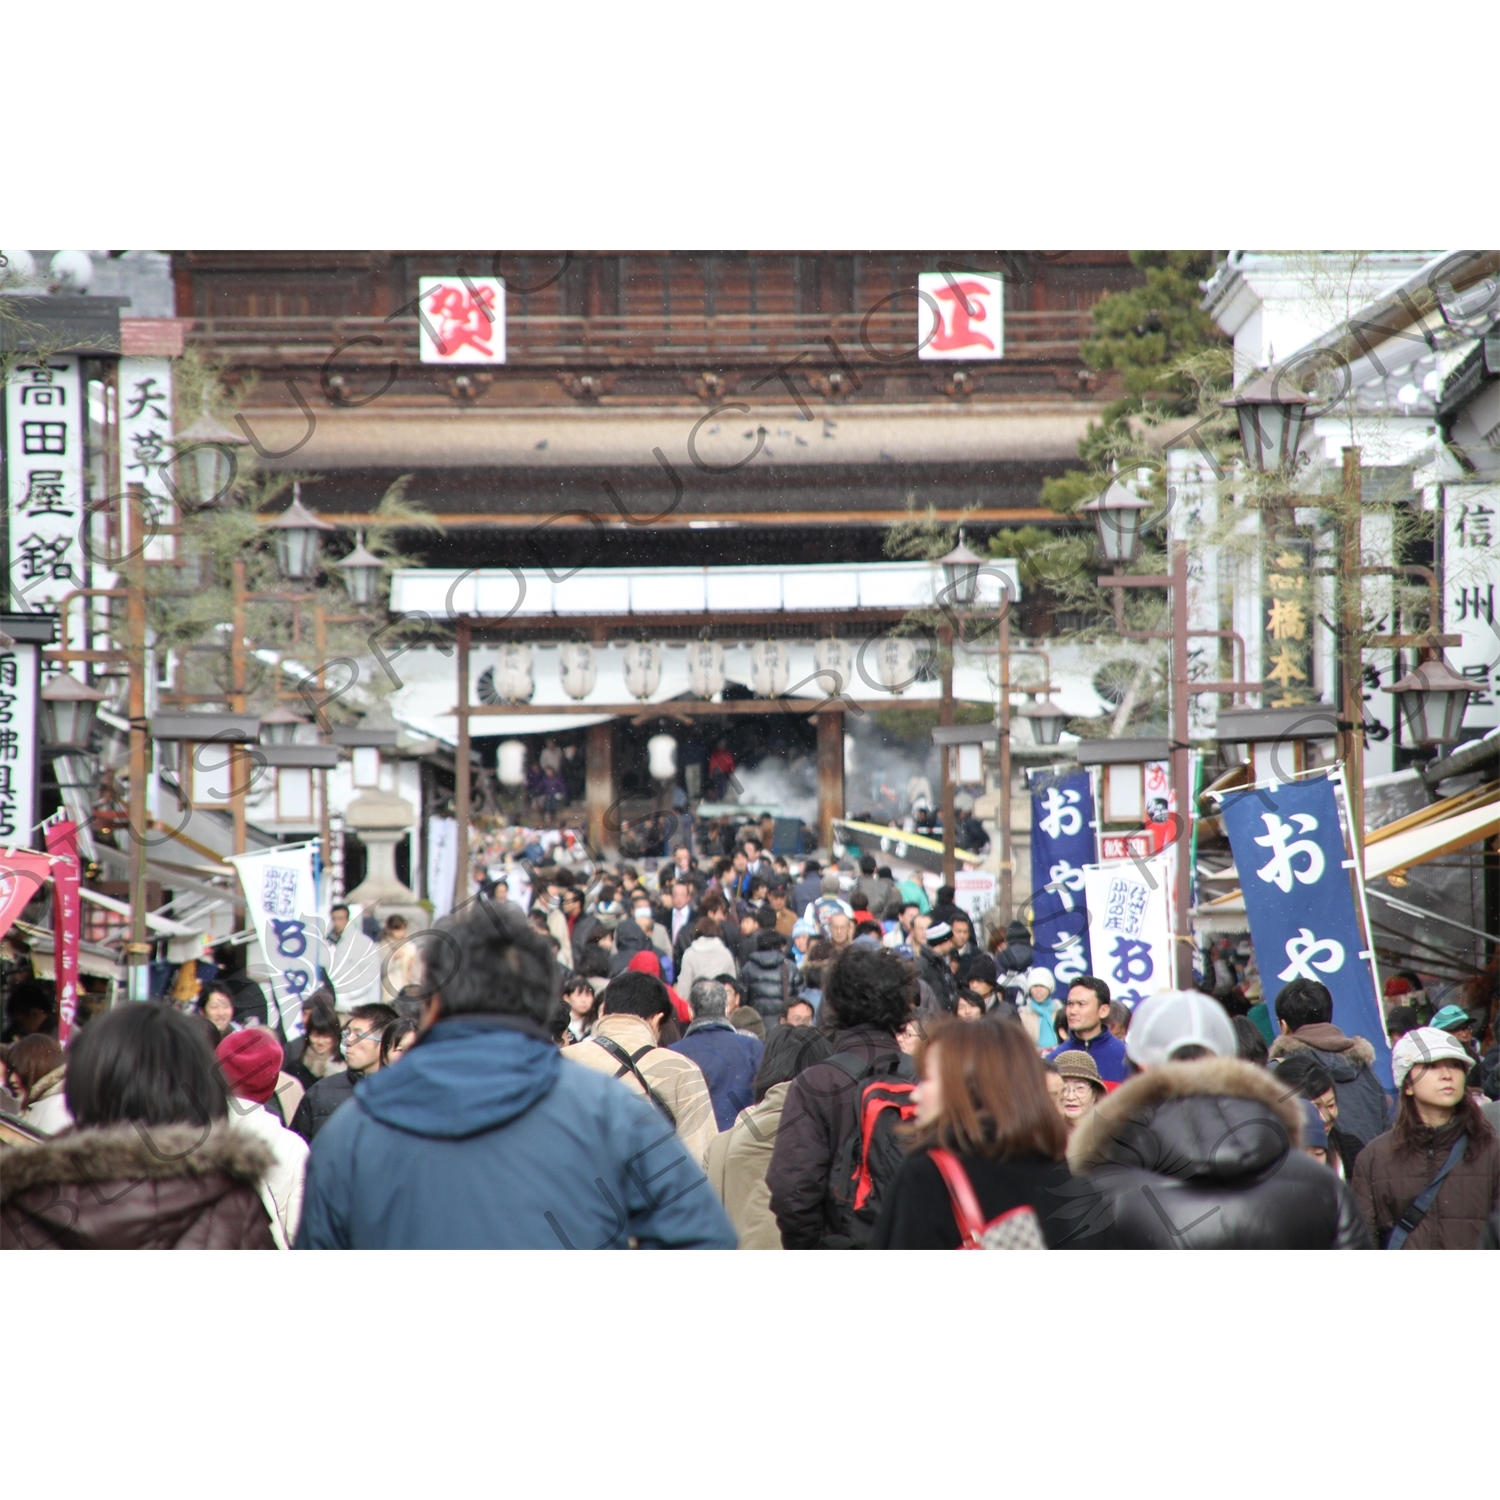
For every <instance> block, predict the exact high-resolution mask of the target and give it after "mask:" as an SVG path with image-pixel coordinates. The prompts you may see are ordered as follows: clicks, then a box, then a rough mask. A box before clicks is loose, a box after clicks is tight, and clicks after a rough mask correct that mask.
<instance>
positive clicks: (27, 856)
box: [0, 849, 52, 937]
mask: <svg viewBox="0 0 1500 1500" xmlns="http://www.w3.org/2000/svg"><path fill="white" fill-rule="evenodd" d="M51 878H52V861H51V860H50V859H48V858H47V856H46V855H45V854H33V853H31V852H29V851H28V850H25V849H5V850H0V937H4V936H5V934H6V933H7V932H9V931H10V929H11V926H12V924H13V923H14V922H15V920H16V918H17V917H19V916H20V915H21V913H22V912H23V911H25V910H26V908H27V906H29V905H30V904H31V900H32V898H33V897H34V896H35V895H36V893H37V892H38V891H39V890H40V889H41V888H42V886H43V885H45V884H46V882H47V881H48V880H50V879H51Z"/></svg>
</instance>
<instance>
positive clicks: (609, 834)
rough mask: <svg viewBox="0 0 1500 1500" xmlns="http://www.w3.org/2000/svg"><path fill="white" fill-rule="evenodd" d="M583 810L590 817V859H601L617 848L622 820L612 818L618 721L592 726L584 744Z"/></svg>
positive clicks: (608, 720) (609, 720) (607, 721)
mask: <svg viewBox="0 0 1500 1500" xmlns="http://www.w3.org/2000/svg"><path fill="white" fill-rule="evenodd" d="M583 765H584V794H583V795H584V807H585V809H586V813H587V817H588V847H589V857H590V858H591V859H594V860H599V859H602V858H603V857H604V856H605V855H606V854H607V853H609V852H611V851H612V850H614V849H615V848H616V847H618V834H619V831H620V829H619V819H618V818H611V817H610V809H611V808H613V806H614V803H615V721H614V720H613V719H606V720H605V721H604V723H602V724H590V725H589V727H588V738H587V740H586V742H585V745H584V761H583Z"/></svg>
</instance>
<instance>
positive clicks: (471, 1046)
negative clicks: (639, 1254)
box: [297, 1015, 735, 1250]
mask: <svg viewBox="0 0 1500 1500" xmlns="http://www.w3.org/2000/svg"><path fill="white" fill-rule="evenodd" d="M587 1045H588V1044H587V1043H584V1044H582V1045H581V1046H579V1047H569V1048H568V1049H567V1050H566V1053H560V1052H559V1051H558V1050H557V1048H556V1047H554V1046H552V1044H551V1043H550V1041H548V1040H547V1038H546V1033H545V1032H544V1031H543V1030H542V1028H541V1027H538V1026H535V1025H533V1024H532V1023H530V1022H528V1021H525V1020H523V1019H521V1018H520V1017H517V1016H489V1015H483V1016H454V1017H451V1018H449V1019H447V1020H442V1021H439V1022H438V1023H437V1024H436V1025H435V1026H433V1027H432V1028H431V1029H430V1030H429V1031H427V1032H426V1033H424V1034H423V1035H422V1036H421V1037H420V1038H419V1039H418V1041H417V1043H416V1045H415V1046H414V1047H413V1048H412V1049H411V1050H410V1051H409V1052H408V1053H407V1054H406V1055H405V1056H404V1057H403V1058H402V1059H401V1066H400V1067H399V1068H387V1069H385V1070H384V1071H382V1072H380V1073H376V1074H375V1075H374V1076H373V1077H371V1078H370V1079H369V1080H367V1081H366V1082H365V1083H364V1084H362V1085H361V1086H360V1089H359V1092H358V1093H357V1094H355V1096H354V1103H353V1104H352V1105H351V1106H350V1107H349V1108H348V1109H346V1110H343V1111H342V1112H341V1113H340V1114H339V1116H338V1118H337V1119H334V1120H330V1121H329V1123H328V1128H327V1129H326V1130H324V1131H323V1132H322V1134H320V1135H319V1137H318V1140H317V1143H316V1144H315V1145H314V1147H313V1153H312V1161H311V1163H310V1165H309V1168H308V1177H307V1196H306V1200H305V1202H304V1206H303V1213H302V1228H301V1231H300V1233H299V1234H298V1238H297V1248H298V1249H299V1250H325V1249H346V1248H347V1249H485V1250H507V1249H517V1250H519V1249H527V1250H542V1249H553V1250H555V1249H558V1248H559V1247H562V1248H564V1249H575V1248H576V1249H588V1250H593V1249H624V1248H625V1247H626V1246H627V1245H628V1244H631V1243H635V1244H639V1245H641V1246H644V1247H647V1248H681V1249H732V1248H733V1247H734V1242H735V1241H734V1231H733V1229H731V1228H730V1225H729V1221H728V1219H726V1218H725V1216H724V1211H723V1209H722V1208H721V1207H720V1206H719V1204H718V1202H717V1201H716V1200H715V1198H714V1195H713V1192H712V1191H711V1190H710V1188H709V1186H708V1183H707V1182H706V1181H705V1180H704V1177H703V1173H702V1171H701V1170H700V1169H699V1167H698V1165H697V1164H696V1162H694V1161H692V1160H690V1159H689V1155H688V1153H687V1152H686V1151H685V1150H684V1149H683V1147H682V1144H681V1142H680V1141H679V1140H678V1139H677V1137H676V1135H675V1134H674V1132H672V1131H671V1130H670V1129H668V1128H667V1127H666V1125H665V1122H664V1121H663V1120H662V1118H661V1116H660V1114H659V1113H658V1112H657V1111H656V1110H655V1109H653V1108H651V1107H650V1106H649V1105H647V1104H644V1103H642V1102H641V1100H640V1099H639V1098H637V1097H633V1096H632V1095H631V1093H630V1092H629V1090H627V1089H624V1088H621V1087H620V1086H619V1085H618V1084H617V1083H615V1082H614V1081H613V1080H612V1079H611V1078H609V1077H607V1076H605V1075H603V1074H601V1073H598V1072H595V1071H594V1070H593V1069H591V1068H587V1067H582V1068H577V1067H573V1068H570V1067H568V1066H566V1065H565V1064H564V1062H563V1057H564V1056H565V1055H567V1056H571V1055H572V1054H573V1053H575V1052H579V1051H582V1050H583V1049H584V1047H586V1046H587ZM595 1050H597V1049H595ZM677 1061H679V1062H681V1064H682V1066H684V1067H686V1066H688V1064H687V1062H686V1060H685V1059H677ZM695 1071H696V1070H695Z"/></svg>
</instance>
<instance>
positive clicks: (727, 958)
mask: <svg viewBox="0 0 1500 1500" xmlns="http://www.w3.org/2000/svg"><path fill="white" fill-rule="evenodd" d="M738 972H739V965H738V964H736V963H735V961H734V954H732V953H731V952H730V951H729V948H728V945H727V944H726V943H725V942H724V939H723V938H716V937H715V938H711V937H700V938H694V939H693V940H692V942H691V943H689V944H688V945H687V949H686V951H685V952H684V953H683V955H682V972H681V973H680V974H679V975H678V976H677V982H676V984H674V985H673V986H672V987H673V989H675V990H676V991H677V993H678V994H679V995H681V996H682V998H683V999H684V1000H690V999H691V996H692V993H693V984H694V982H695V981H696V980H699V979H712V978H713V977H714V976H715V975H716V974H737V973H738Z"/></svg>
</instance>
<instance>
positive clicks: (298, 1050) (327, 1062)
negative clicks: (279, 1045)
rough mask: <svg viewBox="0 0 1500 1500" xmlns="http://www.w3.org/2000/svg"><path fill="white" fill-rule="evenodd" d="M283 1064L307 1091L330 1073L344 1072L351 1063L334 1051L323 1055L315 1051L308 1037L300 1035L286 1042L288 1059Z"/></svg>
mask: <svg viewBox="0 0 1500 1500" xmlns="http://www.w3.org/2000/svg"><path fill="white" fill-rule="evenodd" d="M281 1066H282V1068H283V1069H284V1070H285V1071H286V1072H287V1073H289V1074H290V1075H291V1076H292V1077H293V1078H295V1079H296V1080H297V1082H298V1083H300V1084H301V1085H302V1087H303V1090H304V1091H305V1090H307V1089H310V1088H312V1086H313V1085H314V1084H315V1083H317V1082H318V1080H319V1079H322V1078H326V1077H327V1076H328V1075H329V1074H330V1073H342V1072H343V1071H344V1069H345V1068H347V1067H348V1066H349V1064H348V1063H346V1062H345V1061H344V1060H343V1058H341V1057H335V1056H334V1055H333V1054H332V1053H329V1054H328V1055H327V1056H323V1055H321V1054H319V1053H317V1052H314V1051H313V1050H312V1048H311V1047H310V1046H308V1043H307V1038H306V1037H305V1036H299V1037H296V1038H294V1039H293V1040H292V1041H290V1042H288V1043H287V1044H286V1060H285V1061H284V1062H283V1063H282V1065H281Z"/></svg>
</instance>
